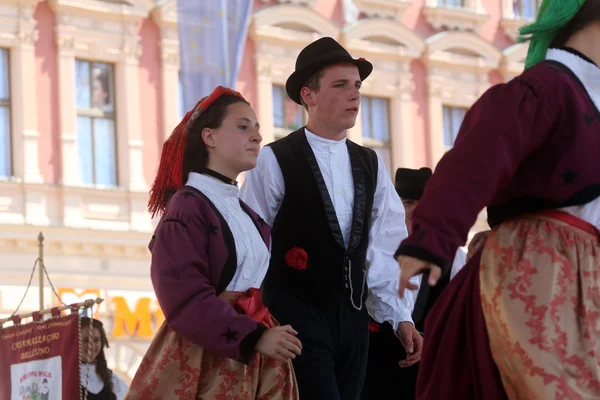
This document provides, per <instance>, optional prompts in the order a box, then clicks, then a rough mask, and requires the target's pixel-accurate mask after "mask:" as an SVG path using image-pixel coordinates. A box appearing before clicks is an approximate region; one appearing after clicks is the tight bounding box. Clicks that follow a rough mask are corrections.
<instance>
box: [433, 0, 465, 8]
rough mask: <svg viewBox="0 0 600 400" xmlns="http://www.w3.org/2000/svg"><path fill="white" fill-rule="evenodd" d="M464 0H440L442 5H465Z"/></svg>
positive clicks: (439, 4)
mask: <svg viewBox="0 0 600 400" xmlns="http://www.w3.org/2000/svg"><path fill="white" fill-rule="evenodd" d="M464 3H465V1H464V0H438V6H440V7H464V6H465V4H464Z"/></svg>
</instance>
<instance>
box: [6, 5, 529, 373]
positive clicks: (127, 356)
mask: <svg viewBox="0 0 600 400" xmlns="http://www.w3.org/2000/svg"><path fill="white" fill-rule="evenodd" d="M349 3H353V6H354V7H356V9H354V10H355V11H356V12H355V15H358V19H357V20H347V19H346V17H345V15H346V14H348V12H347V11H348V10H349V9H348V8H347V7H349ZM536 9H537V2H536V0H414V1H408V0H354V1H353V2H350V1H346V0H255V1H254V9H253V15H252V19H251V24H250V30H249V33H248V39H247V43H246V46H245V50H244V55H243V61H242V66H241V73H240V75H239V79H238V83H237V89H238V90H239V91H240V92H241V93H242V94H243V95H244V96H245V97H246V98H247V99H248V100H249V101H250V103H251V104H252V105H253V107H254V108H255V110H256V112H257V116H258V118H259V120H260V123H261V126H262V127H263V128H262V135H263V138H264V141H263V143H269V142H271V141H273V140H275V139H277V138H279V137H282V136H284V135H286V134H287V133H288V132H290V131H291V130H294V129H296V128H297V127H300V126H302V125H303V123H304V121H305V118H306V116H305V114H304V112H303V110H302V109H301V107H299V106H297V105H296V104H295V103H293V102H291V101H290V100H289V99H287V96H286V94H285V89H284V84H285V80H286V78H287V77H288V76H289V75H290V73H291V72H292V71H293V68H294V62H295V58H296V56H297V54H298V52H299V51H300V49H301V48H303V47H304V46H305V45H307V44H308V43H310V42H311V41H313V40H315V39H317V38H319V37H322V36H331V37H334V38H336V39H337V40H338V41H340V42H341V43H342V44H343V45H344V46H346V47H347V48H348V49H349V51H350V52H351V53H352V54H353V55H354V56H356V57H365V58H367V59H369V60H371V61H372V62H373V63H374V66H375V69H374V72H373V74H372V76H371V77H369V79H368V80H366V81H365V82H364V85H363V87H362V96H363V97H362V100H361V112H360V114H359V117H358V121H357V124H356V127H355V128H353V129H352V130H351V131H350V133H349V136H350V138H351V139H352V140H354V141H356V142H358V143H361V144H363V145H365V146H368V147H371V148H373V149H375V150H376V151H377V152H378V153H379V154H380V155H381V156H382V157H383V159H384V160H385V162H386V165H387V167H388V169H389V172H390V177H391V176H392V172H393V171H394V170H395V169H396V168H397V167H401V166H406V167H413V168H417V167H421V166H430V167H432V168H433V167H435V165H436V163H437V161H438V160H439V159H440V157H441V156H442V155H443V154H444V152H445V151H447V149H448V148H450V147H451V146H452V144H453V141H454V138H455V137H456V134H457V131H458V128H459V126H460V123H461V121H462V118H463V116H464V113H465V111H466V110H467V109H468V108H469V107H470V106H471V105H472V104H473V103H474V102H475V100H476V99H477V98H478V97H479V96H480V95H481V94H482V93H483V92H484V91H485V90H487V89H488V88H489V87H490V86H491V85H493V84H496V83H500V82H503V81H506V80H509V79H511V77H513V76H515V75H517V74H519V73H520V72H521V71H522V69H523V61H524V58H525V55H526V51H527V47H526V45H522V44H516V42H515V40H516V36H517V31H518V28H519V27H520V26H522V25H523V24H524V23H526V22H527V21H528V20H530V19H531V18H532V17H533V16H534V14H535V10H536ZM197 29H202V21H199V25H198V27H197ZM180 51H185V48H184V49H183V50H181V49H180V43H179V40H178V34H177V7H176V0H127V1H124V0H123V1H120V0H45V1H39V0H0V251H1V252H2V264H1V267H0V317H2V316H6V315H8V314H10V313H11V312H12V311H14V309H15V308H16V307H17V305H18V304H19V300H20V299H21V297H22V295H23V293H24V292H25V288H26V286H27V282H28V280H29V277H30V273H31V268H32V266H33V264H34V261H35V260H36V258H37V254H38V242H37V236H38V233H39V232H40V231H42V232H43V234H44V236H45V241H44V255H45V265H46V267H47V268H48V272H49V276H50V278H51V280H52V283H53V284H54V287H55V288H56V292H57V294H58V295H59V297H61V298H62V301H64V302H66V303H71V302H75V301H77V300H78V299H81V298H87V297H93V296H97V295H98V296H100V297H103V298H104V299H105V302H104V303H103V304H102V306H101V307H99V308H98V309H97V310H95V312H96V315H97V316H98V317H100V318H102V319H103V320H105V322H106V323H105V325H106V326H107V329H108V333H109V337H110V340H111V344H112V346H111V349H110V352H109V356H110V366H111V367H112V368H114V369H115V370H116V371H117V372H118V373H119V374H120V375H121V376H123V377H124V378H125V379H130V378H131V377H132V376H133V374H134V373H135V370H136V369H137V366H138V364H139V362H140V359H141V356H142V355H143V353H144V351H145V349H146V348H147V346H148V344H149V341H150V340H151V338H152V335H153V333H154V331H155V330H156V328H157V326H159V325H160V323H161V322H162V321H163V319H164V317H163V316H162V313H161V312H160V309H159V307H158V305H157V303H156V299H155V297H154V294H153V292H152V286H151V283H150V280H149V273H148V272H149V253H148V250H147V245H148V241H149V239H150V237H151V235H152V231H153V228H154V225H155V221H152V220H151V219H150V218H149V215H148V213H147V212H146V204H147V199H148V190H149V187H150V185H151V184H152V181H153V178H154V174H155V172H156V168H157V166H158V162H159V157H160V150H161V146H162V143H163V141H164V140H165V139H166V138H167V137H168V135H169V134H170V133H171V130H172V129H173V128H174V127H175V126H176V125H177V123H178V122H179V120H180V118H181V117H182V114H183V110H182V108H181V107H180V101H179V98H180V95H179V94H180V90H179V88H178V86H179V78H178V76H179V54H180ZM203 95H205V94H204V93H199V94H198V97H199V98H200V97H201V96H203ZM474 172H475V171H474ZM485 226H486V224H485V215H484V214H482V216H481V218H480V220H479V221H478V223H477V225H476V226H475V227H474V230H473V231H477V230H481V229H485ZM36 284H37V279H34V281H33V283H32V288H31V289H30V294H29V295H28V297H27V298H26V300H25V302H24V303H23V305H22V306H21V309H20V311H22V312H26V311H31V310H34V309H37V308H39V307H38V301H37V296H36V294H37V289H36V288H35V285H36ZM32 293H33V294H32ZM45 299H46V303H45V306H53V305H56V304H59V303H58V300H56V298H55V296H54V294H53V293H52V290H51V289H50V288H49V287H48V288H47V289H46V290H45Z"/></svg>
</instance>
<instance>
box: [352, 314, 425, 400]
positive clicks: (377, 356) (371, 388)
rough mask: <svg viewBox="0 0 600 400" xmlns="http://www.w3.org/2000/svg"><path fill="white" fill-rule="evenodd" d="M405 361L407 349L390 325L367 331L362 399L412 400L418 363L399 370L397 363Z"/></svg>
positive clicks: (414, 395)
mask: <svg viewBox="0 0 600 400" xmlns="http://www.w3.org/2000/svg"><path fill="white" fill-rule="evenodd" d="M405 358H406V350H405V349H404V346H402V343H400V340H399V339H398V338H397V337H396V335H395V334H394V329H393V328H392V326H391V325H390V324H389V323H385V324H380V325H379V331H378V332H370V338H369V355H368V357H367V373H366V376H365V383H364V386H363V391H362V394H361V397H360V398H361V400H377V399H402V400H413V399H415V397H416V394H415V390H416V386H417V373H418V372H419V364H418V363H417V364H415V365H412V366H410V367H408V368H400V367H399V366H398V362H399V361H400V360H404V359H405Z"/></svg>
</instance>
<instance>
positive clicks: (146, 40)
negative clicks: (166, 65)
mask: <svg viewBox="0 0 600 400" xmlns="http://www.w3.org/2000/svg"><path fill="white" fill-rule="evenodd" d="M138 34H139V35H140V37H141V46H142V54H141V55H140V102H141V104H140V110H141V114H142V121H141V128H142V138H143V141H144V150H143V151H144V157H143V165H144V178H145V180H146V183H147V184H148V185H152V182H153V181H154V177H155V176H156V169H157V168H158V163H159V161H160V151H161V148H162V144H163V142H164V140H165V138H164V133H163V132H164V131H163V124H164V121H163V113H162V110H163V101H162V98H163V90H164V88H163V85H162V77H161V67H160V63H161V59H160V57H161V56H160V47H159V43H160V29H159V28H158V26H157V25H156V24H155V23H154V21H152V20H151V19H150V18H146V19H145V20H143V21H142V23H141V24H140V26H139V32H138ZM167 90H178V88H176V87H175V88H167Z"/></svg>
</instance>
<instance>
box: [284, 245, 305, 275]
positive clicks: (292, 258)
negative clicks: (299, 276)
mask: <svg viewBox="0 0 600 400" xmlns="http://www.w3.org/2000/svg"><path fill="white" fill-rule="evenodd" d="M285 263H286V264H287V265H289V266H290V267H292V268H294V269H296V270H298V271H304V270H305V269H306V265H307V264H308V254H306V250H304V249H303V248H300V247H293V248H291V249H289V250H288V252H287V253H285Z"/></svg>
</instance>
